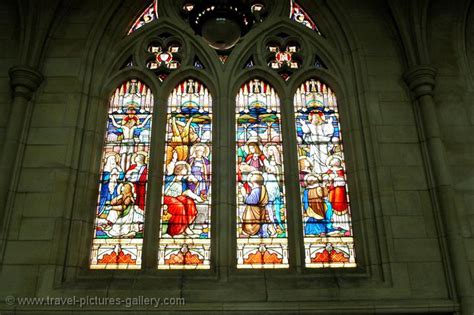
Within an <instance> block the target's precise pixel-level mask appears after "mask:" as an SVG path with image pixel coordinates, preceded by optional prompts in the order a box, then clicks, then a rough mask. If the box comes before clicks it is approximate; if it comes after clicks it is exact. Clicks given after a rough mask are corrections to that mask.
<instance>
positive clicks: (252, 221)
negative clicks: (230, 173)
mask: <svg viewBox="0 0 474 315" xmlns="http://www.w3.org/2000/svg"><path fill="white" fill-rule="evenodd" d="M263 183H264V178H263V176H262V173H261V172H252V173H250V174H249V177H248V185H249V186H250V189H251V190H250V193H248V194H247V190H246V189H245V187H243V186H242V187H241V194H242V196H244V203H245V205H246V206H245V210H244V212H243V214H242V230H243V232H245V233H246V234H247V235H250V236H253V235H256V234H258V233H259V232H260V230H261V227H262V224H263V223H266V222H268V221H269V220H268V215H267V212H266V209H265V207H266V205H267V204H268V192H267V188H266V187H265V185H264V184H263Z"/></svg>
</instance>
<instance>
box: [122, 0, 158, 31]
mask: <svg viewBox="0 0 474 315" xmlns="http://www.w3.org/2000/svg"><path fill="white" fill-rule="evenodd" d="M157 19H158V0H154V1H153V2H152V3H151V4H150V5H149V6H148V7H147V8H146V9H145V10H144V11H143V12H142V14H140V16H139V17H138V18H137V19H136V21H135V22H134V23H133V25H132V27H130V30H129V31H128V34H127V35H130V34H132V33H133V32H135V31H136V30H138V29H139V28H142V27H143V26H145V25H146V24H148V23H150V22H153V21H154V20H157Z"/></svg>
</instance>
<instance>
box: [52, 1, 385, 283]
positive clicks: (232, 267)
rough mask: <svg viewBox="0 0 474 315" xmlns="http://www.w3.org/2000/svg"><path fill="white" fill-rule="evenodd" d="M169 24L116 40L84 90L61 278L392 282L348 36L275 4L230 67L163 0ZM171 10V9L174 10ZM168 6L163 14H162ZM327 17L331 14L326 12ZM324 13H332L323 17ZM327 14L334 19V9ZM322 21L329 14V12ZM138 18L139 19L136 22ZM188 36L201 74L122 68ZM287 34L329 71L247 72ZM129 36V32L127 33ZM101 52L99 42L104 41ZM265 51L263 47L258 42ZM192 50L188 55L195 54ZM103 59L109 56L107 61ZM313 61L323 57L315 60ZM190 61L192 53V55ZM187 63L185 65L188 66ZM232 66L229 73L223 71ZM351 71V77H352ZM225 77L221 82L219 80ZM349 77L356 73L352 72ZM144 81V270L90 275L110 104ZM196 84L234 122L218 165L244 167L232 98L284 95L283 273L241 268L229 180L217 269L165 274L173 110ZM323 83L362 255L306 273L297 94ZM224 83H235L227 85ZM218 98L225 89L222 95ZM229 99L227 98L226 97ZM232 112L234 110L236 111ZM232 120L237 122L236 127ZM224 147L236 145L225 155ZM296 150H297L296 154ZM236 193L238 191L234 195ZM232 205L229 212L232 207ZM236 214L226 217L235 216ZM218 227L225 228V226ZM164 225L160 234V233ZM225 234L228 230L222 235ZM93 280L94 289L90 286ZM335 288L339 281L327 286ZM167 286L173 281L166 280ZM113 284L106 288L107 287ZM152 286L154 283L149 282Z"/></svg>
mask: <svg viewBox="0 0 474 315" xmlns="http://www.w3.org/2000/svg"><path fill="white" fill-rule="evenodd" d="M160 3H161V4H160V10H161V11H160V19H158V20H157V21H156V22H154V23H150V25H147V26H146V27H143V28H142V29H140V30H138V31H137V32H135V33H134V34H132V35H131V36H128V37H125V38H121V39H120V37H121V35H122V34H120V35H116V36H117V41H118V43H117V44H116V45H113V46H114V49H113V51H109V52H105V51H102V52H101V54H102V56H107V58H110V60H111V61H108V62H106V63H105V64H106V65H108V66H107V67H106V66H105V65H104V66H103V67H102V68H101V69H100V70H101V71H98V73H97V74H95V75H93V76H92V77H91V78H90V82H91V85H93V88H91V87H87V84H85V87H84V91H85V93H86V94H88V95H89V97H88V98H87V101H86V104H84V106H85V107H86V109H85V112H84V114H85V115H86V116H87V119H84V129H83V139H82V141H81V142H80V143H78V145H76V150H77V151H75V152H77V156H78V158H79V160H80V162H79V165H80V166H79V170H78V175H77V178H76V185H75V187H71V188H70V190H71V195H72V196H73V197H72V201H71V203H72V210H71V213H72V215H71V218H70V221H69V235H68V237H67V238H66V240H65V244H63V245H60V246H64V247H63V250H64V260H63V261H61V262H60V264H61V265H63V267H64V268H63V271H62V272H61V276H58V277H57V279H58V280H57V281H59V283H60V284H64V283H68V284H69V285H73V286H76V285H83V284H86V285H89V284H90V285H92V284H94V285H98V286H99V287H102V286H103V284H101V283H103V282H102V281H103V280H104V279H110V280H112V279H124V280H127V279H128V280H130V279H141V280H143V281H146V279H149V278H151V279H163V280H164V279H182V278H183V277H186V278H189V279H196V280H198V279H208V280H212V279H218V278H220V277H224V276H226V277H230V278H232V277H248V278H260V277H262V272H263V273H264V274H265V275H268V274H271V275H272V277H283V278H287V277H291V278H295V279H305V280H308V279H315V280H316V281H323V282H324V281H325V280H324V279H328V278H333V277H337V278H340V277H343V278H346V277H347V278H348V279H358V278H365V279H369V278H372V277H374V275H375V276H376V277H375V278H376V279H377V280H381V281H383V276H382V274H383V273H384V272H385V270H384V268H385V267H384V266H383V261H387V260H388V258H387V251H386V248H385V246H386V241H385V234H384V232H383V228H382V227H381V225H382V221H381V220H378V219H377V215H378V214H377V213H379V212H380V211H381V210H380V208H379V206H377V205H376V203H374V202H373V200H375V198H377V197H375V194H374V191H376V189H377V180H376V179H375V178H374V176H375V175H374V174H375V173H373V172H371V167H373V160H374V158H373V156H372V155H373V153H371V152H373V150H372V148H371V144H370V139H369V138H370V136H369V135H368V134H369V133H367V132H364V128H363V126H364V125H365V123H366V122H367V113H366V111H365V110H366V108H365V107H364V105H363V104H362V98H359V96H358V95H357V93H358V92H359V91H360V90H359V89H358V88H357V84H356V81H357V78H359V79H360V78H361V73H360V72H361V70H360V69H357V67H356V66H355V64H356V62H355V61H353V60H351V58H350V56H347V55H345V54H347V52H344V51H342V49H341V48H340V47H338V45H339V44H338V42H340V41H342V39H341V36H342V35H341V34H335V36H334V37H335V38H333V39H331V34H327V35H326V36H325V37H322V36H319V35H318V36H314V34H313V33H312V30H310V29H308V28H306V27H304V26H302V25H298V24H297V23H295V22H293V21H290V20H289V19H288V16H287V14H286V12H288V6H289V5H288V4H286V3H284V2H276V1H275V2H274V3H273V4H274V7H273V9H272V10H271V12H270V14H269V16H268V17H267V18H266V20H265V22H264V23H262V24H261V25H258V30H254V31H251V32H250V33H249V34H247V35H246V36H245V37H244V39H243V40H242V42H241V43H239V44H238V45H237V47H235V49H234V51H233V52H232V54H231V56H230V58H229V60H228V61H227V63H226V64H225V65H223V64H222V63H221V61H220V60H219V59H218V58H217V55H216V53H215V51H214V50H212V49H211V48H209V47H208V46H207V45H205V43H204V42H203V41H202V40H201V39H200V38H198V37H196V36H194V35H193V32H192V31H191V29H190V28H189V27H188V26H187V25H186V24H185V22H184V21H182V19H181V17H180V16H179V14H178V13H177V10H174V9H173V7H174V6H173V4H172V3H174V2H173V1H171V0H161V1H160ZM167 4H168V5H167ZM161 8H162V9H161ZM326 11H327V10H326ZM321 12H324V10H321ZM326 14H329V13H328V12H326ZM321 16H324V15H323V14H321ZM132 19H133V18H131V19H130V20H132ZM319 21H320V26H321V29H323V30H324V29H328V30H330V29H331V25H330V24H331V22H330V21H329V19H327V18H326V19H320V20H319ZM120 26H121V28H123V29H126V25H125V24H124V22H122V23H121V24H120V23H118V27H120ZM177 29H178V30H180V36H182V37H183V40H184V41H185V42H186V43H187V44H188V45H189V46H193V48H194V50H195V52H196V54H197V55H198V56H199V57H200V59H201V61H202V62H203V63H204V65H205V67H206V69H204V71H203V70H197V69H195V68H193V67H192V62H190V63H188V64H189V65H187V66H182V67H181V68H180V69H179V70H176V71H174V72H173V73H171V74H170V76H169V77H168V78H167V79H166V80H165V81H164V82H163V83H160V82H159V80H158V79H157V78H156V77H155V76H154V75H153V74H152V73H151V72H149V71H147V70H146V69H139V68H138V67H131V68H125V69H122V70H120V68H121V66H122V65H123V63H124V61H126V60H127V59H128V58H129V57H130V54H131V53H134V52H135V53H136V50H137V49H138V48H137V47H140V45H142V44H143V42H144V41H146V40H147V38H149V37H151V36H152V35H153V33H154V32H156V31H159V32H171V33H174V34H176V30H177ZM278 31H281V32H287V33H291V34H298V35H299V36H300V37H301V38H302V40H303V43H304V44H303V45H305V46H306V47H311V49H312V50H314V51H315V52H316V51H317V53H318V56H319V57H320V58H321V59H322V60H323V61H324V63H325V65H326V66H327V68H328V70H326V69H323V68H314V67H312V66H311V65H312V62H307V63H306V64H305V66H304V67H303V68H302V69H300V70H299V71H298V72H297V73H295V74H294V75H293V76H292V78H291V79H290V80H289V81H288V82H286V83H285V82H284V81H283V80H282V78H281V77H280V76H279V75H278V74H276V73H274V72H273V71H272V70H271V69H269V68H268V67H266V66H263V65H258V64H257V65H256V66H254V67H253V68H251V69H244V67H245V63H246V61H247V60H248V58H249V57H250V56H251V55H254V56H257V57H258V56H259V55H258V54H259V51H261V48H260V50H259V49H256V48H255V45H254V43H255V42H260V43H262V42H263V40H261V39H263V38H265V36H268V35H270V34H275V33H277V32H278ZM124 32H125V31H124ZM99 46H100V44H99ZM257 46H258V45H257ZM188 49H189V48H188ZM98 55H100V54H98ZM313 55H314V54H313ZM94 58H95V59H94V62H98V61H97V60H98V59H99V56H94ZM188 58H189V59H192V58H193V56H191V55H188ZM184 64H185V63H184V62H183V65H184ZM224 68H225V69H224ZM348 71H349V72H348ZM219 73H220V74H221V76H219V75H218V74H219ZM347 73H350V75H347ZM130 78H136V79H139V80H141V81H142V82H144V83H145V84H147V85H148V87H149V88H150V89H151V90H152V91H153V95H154V100H155V105H154V106H155V114H154V117H153V121H152V123H153V126H154V128H153V134H152V148H153V149H152V153H151V156H150V174H149V190H148V197H147V198H148V199H147V202H148V206H147V207H148V210H147V217H146V223H145V231H146V232H145V238H144V242H143V263H142V269H140V270H89V269H88V265H89V253H90V245H91V243H92V227H93V218H94V211H93V209H94V208H95V201H96V196H97V189H98V180H97V179H98V178H99V169H100V168H99V163H100V156H101V152H102V141H103V135H104V130H103V129H104V128H103V126H104V119H105V117H106V112H107V104H108V99H109V97H110V93H111V91H114V90H115V88H116V87H117V86H118V85H119V84H121V83H122V82H123V81H125V80H127V79H130ZM186 78H193V79H197V80H199V81H201V82H202V83H203V84H205V85H206V86H207V88H208V89H209V91H210V93H211V95H212V96H213V103H214V105H213V106H214V107H213V111H214V117H226V119H222V120H217V119H215V120H214V122H213V139H215V140H214V151H215V153H214V163H216V161H218V162H219V161H221V162H222V161H223V160H224V159H225V160H230V161H235V143H234V141H235V139H234V132H235V125H234V124H233V121H234V119H235V115H234V114H235V113H234V111H233V109H234V107H233V100H234V99H235V95H236V93H237V92H238V90H239V88H240V86H241V84H242V83H244V82H246V81H248V80H250V79H252V78H260V79H265V80H266V81H268V82H269V83H270V84H272V85H273V87H274V88H275V90H276V92H277V93H278V94H279V96H280V101H281V106H282V116H283V117H287V119H286V120H284V121H283V123H282V132H283V137H284V144H283V145H284V153H283V154H284V164H285V165H284V166H285V172H286V174H285V185H286V188H287V195H288V196H287V203H288V209H295V210H294V211H291V210H290V211H288V225H289V261H290V268H289V269H281V270H241V269H237V268H236V261H237V259H236V238H235V207H233V206H232V205H231V204H229V203H226V201H225V200H222V195H223V193H222V192H220V191H228V192H230V194H229V195H228V196H227V197H226V200H235V189H233V186H232V185H230V184H229V183H228V182H226V183H224V184H223V185H222V186H221V185H214V187H213V190H214V197H213V205H212V206H213V208H212V222H213V225H212V227H211V228H212V229H213V233H212V241H211V242H212V243H211V244H212V246H211V251H212V252H211V257H212V258H211V269H210V270H171V271H170V270H158V269H157V253H158V242H157V238H158V228H159V224H158V222H159V211H158V209H159V205H160V202H161V182H162V178H163V176H162V175H163V170H162V165H163V159H164V154H163V152H164V145H165V143H164V140H165V139H164V137H163V135H164V133H165V126H166V122H165V117H166V115H165V113H166V103H167V97H168V95H169V93H170V92H171V91H172V90H173V88H174V87H175V86H176V85H177V84H178V83H179V82H181V81H182V80H184V79H186ZM310 78H317V79H319V80H321V81H323V82H325V83H327V84H328V86H330V87H331V89H332V90H333V91H334V92H335V94H336V97H337V100H338V105H339V110H340V116H341V128H342V132H343V134H344V138H345V140H344V143H345V151H344V152H345V157H346V164H347V176H348V185H349V188H350V194H351V207H352V213H353V214H352V222H353V229H354V243H355V250H356V263H357V267H356V268H321V269H309V268H305V267H304V249H303V234H302V228H303V227H302V224H301V219H300V218H301V210H300V209H301V206H300V196H299V186H298V180H297V178H296V177H295V174H297V173H298V165H297V156H296V151H295V150H294V149H295V148H296V133H295V126H294V111H293V105H292V100H293V95H294V93H295V91H296V89H297V88H298V87H299V86H300V85H301V84H302V83H303V82H305V81H306V80H307V79H310ZM223 82H228V84H225V85H224V86H222V87H221V85H222V84H223ZM218 91H219V92H218ZM223 95H227V97H223ZM229 105H231V106H229ZM230 122H232V123H230ZM216 130H219V132H220V131H225V133H224V134H225V135H226V137H225V136H219V137H215V135H216ZM223 148H230V149H229V150H223ZM290 152H295V153H294V154H291V153H290ZM213 170H214V175H213V177H214V179H213V181H218V180H219V178H226V177H225V176H224V175H223V174H225V172H224V171H223V170H219V167H216V166H214V167H213ZM234 172H235V165H234V163H229V167H228V170H227V173H229V174H231V175H232V177H234V176H235V175H234ZM227 186H231V187H230V188H226V187H227ZM226 207H227V208H226ZM226 216H227V218H226ZM371 220H375V221H377V222H378V223H380V226H379V227H377V226H374V225H372V224H370V223H369V222H370V221H371ZM217 222H219V223H217ZM153 225H154V226H155V227H156V228H154V229H153V228H152V226H153ZM222 231H224V232H222ZM84 281H85V282H84ZM328 281H330V280H328ZM159 282H160V283H162V282H166V281H159ZM105 283H107V282H105ZM143 283H145V282H143ZM160 283H156V284H154V285H152V286H153V287H156V288H160V287H162V286H163V284H161V285H160Z"/></svg>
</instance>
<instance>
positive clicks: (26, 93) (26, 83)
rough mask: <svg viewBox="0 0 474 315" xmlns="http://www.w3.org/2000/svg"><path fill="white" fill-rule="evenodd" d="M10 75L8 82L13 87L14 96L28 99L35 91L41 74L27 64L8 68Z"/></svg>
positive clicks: (40, 80) (41, 76)
mask: <svg viewBox="0 0 474 315" xmlns="http://www.w3.org/2000/svg"><path fill="white" fill-rule="evenodd" d="M8 74H9V75H10V84H11V86H12V89H13V96H14V97H23V98H26V99H27V100H30V99H31V97H32V96H33V94H34V93H35V92H36V90H37V89H38V87H39V86H40V84H41V82H43V75H42V74H41V73H39V72H38V71H37V70H35V69H33V68H32V67H29V66H14V67H12V68H10V70H8Z"/></svg>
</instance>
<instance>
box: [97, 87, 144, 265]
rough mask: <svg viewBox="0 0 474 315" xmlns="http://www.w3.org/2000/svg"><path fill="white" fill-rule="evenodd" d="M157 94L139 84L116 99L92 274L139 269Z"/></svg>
mask: <svg viewBox="0 0 474 315" xmlns="http://www.w3.org/2000/svg"><path fill="white" fill-rule="evenodd" d="M152 114H153V94H152V92H151V90H150V89H149V88H148V87H147V86H146V85H145V84H143V83H142V82H140V81H139V80H135V79H132V80H129V81H127V82H124V83H123V84H122V85H120V86H119V87H118V88H117V89H116V90H115V93H114V94H113V95H112V96H111V97H110V101H109V107H108V119H107V124H106V135H105V141H104V142H105V143H104V147H103V151H102V159H101V171H100V183H99V194H98V199H97V207H96V215H95V226H94V234H93V243H92V251H91V259H90V268H91V269H139V268H141V254H142V245H143V236H144V223H145V210H146V197H147V186H148V161H149V155H150V141H151V129H152Z"/></svg>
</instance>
